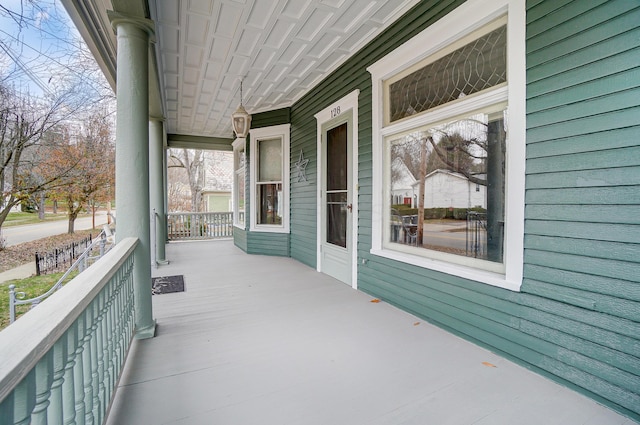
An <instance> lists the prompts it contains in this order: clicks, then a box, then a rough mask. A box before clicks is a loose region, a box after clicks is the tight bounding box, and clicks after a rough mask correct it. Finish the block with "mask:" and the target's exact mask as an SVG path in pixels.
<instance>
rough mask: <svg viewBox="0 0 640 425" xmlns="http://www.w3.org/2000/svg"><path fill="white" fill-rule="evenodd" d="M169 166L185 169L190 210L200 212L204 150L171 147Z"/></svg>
mask: <svg viewBox="0 0 640 425" xmlns="http://www.w3.org/2000/svg"><path fill="white" fill-rule="evenodd" d="M169 168H170V169H171V168H182V169H184V170H185V172H186V174H187V180H188V182H189V189H190V190H191V211H192V212H200V211H201V209H202V190H203V189H204V152H203V151H202V150H200V149H171V150H170V151H169Z"/></svg>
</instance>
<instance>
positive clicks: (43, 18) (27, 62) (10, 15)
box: [0, 0, 101, 96]
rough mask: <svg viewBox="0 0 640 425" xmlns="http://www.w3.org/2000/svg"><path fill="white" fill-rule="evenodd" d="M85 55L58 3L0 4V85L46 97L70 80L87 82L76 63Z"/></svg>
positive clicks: (7, 0) (23, 0)
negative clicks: (0, 82)
mask: <svg viewBox="0 0 640 425" xmlns="http://www.w3.org/2000/svg"><path fill="white" fill-rule="evenodd" d="M87 51H88V50H87V49H86V46H84V43H83V42H82V41H81V37H80V35H79V34H78V32H77V30H76V29H75V27H74V25H73V23H72V22H71V19H70V18H69V16H68V15H67V13H66V10H65V9H64V7H63V6H62V4H61V3H60V1H58V0H0V81H3V82H4V83H5V84H10V85H12V86H13V87H15V88H16V89H17V90H18V91H20V92H22V93H29V94H30V95H35V96H46V95H47V94H51V93H54V92H56V90H58V89H59V88H60V87H62V86H63V85H64V84H65V83H68V82H69V80H70V79H72V78H75V77H79V78H78V79H79V80H83V81H85V82H86V80H87V78H86V75H87V74H85V73H83V72H81V71H79V69H80V67H78V66H77V63H78V62H77V61H78V60H80V59H79V58H84V60H85V61H86V57H87V55H86V52H87ZM97 74H99V73H95V72H91V75H94V77H96V76H97ZM100 77H101V75H100Z"/></svg>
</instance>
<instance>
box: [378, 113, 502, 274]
mask: <svg viewBox="0 0 640 425" xmlns="http://www.w3.org/2000/svg"><path fill="white" fill-rule="evenodd" d="M388 149H389V169H388V173H389V182H390V188H389V189H390V191H389V194H390V205H391V213H390V220H389V225H390V232H389V235H390V237H389V242H393V243H399V244H407V245H414V246H418V247H421V248H425V249H430V250H436V251H441V252H447V253H451V254H457V255H462V256H467V257H475V258H480V259H484V260H489V261H493V262H498V263H501V262H502V261H503V260H502V258H503V236H504V193H505V192H504V189H505V184H504V182H505V179H504V176H505V174H504V172H505V150H506V132H505V129H504V119H503V113H502V112H498V113H491V114H489V113H480V114H476V115H473V116H470V117H468V118H466V119H462V120H458V121H453V122H450V123H447V124H443V125H439V126H435V127H423V128H419V129H416V131H414V132H411V133H409V134H403V135H401V136H392V137H391V138H390V140H389V142H388ZM421 215H423V220H422V223H421V220H420V216H421Z"/></svg>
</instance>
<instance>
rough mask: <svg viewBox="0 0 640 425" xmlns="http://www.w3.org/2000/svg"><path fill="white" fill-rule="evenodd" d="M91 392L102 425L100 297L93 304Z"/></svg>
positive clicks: (93, 412)
mask: <svg viewBox="0 0 640 425" xmlns="http://www.w3.org/2000/svg"><path fill="white" fill-rule="evenodd" d="M90 308H91V313H92V317H91V318H92V322H91V345H90V347H91V391H92V394H93V400H92V404H91V406H92V408H91V411H92V415H93V420H94V422H95V423H96V424H100V413H99V412H100V377H99V375H98V339H99V338H98V327H99V325H100V324H99V323H98V320H99V317H100V316H99V305H98V297H96V298H95V299H94V300H93V301H92V302H91V306H90Z"/></svg>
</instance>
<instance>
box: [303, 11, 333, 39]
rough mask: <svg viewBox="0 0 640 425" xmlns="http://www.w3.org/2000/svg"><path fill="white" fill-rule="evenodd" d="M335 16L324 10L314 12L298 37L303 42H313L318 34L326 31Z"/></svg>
mask: <svg viewBox="0 0 640 425" xmlns="http://www.w3.org/2000/svg"><path fill="white" fill-rule="evenodd" d="M333 16H334V15H333V14H332V13H329V12H328V11H326V10H323V9H316V10H314V11H313V12H312V13H311V15H310V16H309V17H308V18H307V20H306V21H305V22H304V24H303V25H302V27H301V28H300V31H298V34H297V37H298V38H299V39H301V40H304V41H308V42H311V41H312V40H313V39H314V38H315V37H317V36H318V33H320V32H321V31H323V30H324V28H325V27H326V25H327V22H329V19H331V18H332V17H333Z"/></svg>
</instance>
